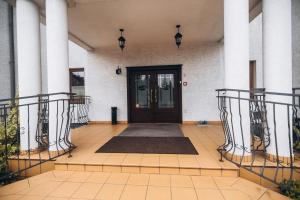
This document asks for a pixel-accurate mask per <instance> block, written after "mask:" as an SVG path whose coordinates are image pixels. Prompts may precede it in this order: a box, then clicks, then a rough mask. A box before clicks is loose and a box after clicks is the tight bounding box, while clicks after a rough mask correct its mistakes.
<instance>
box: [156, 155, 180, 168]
mask: <svg viewBox="0 0 300 200" xmlns="http://www.w3.org/2000/svg"><path fill="white" fill-rule="evenodd" d="M159 166H160V167H179V163H178V158H177V156H170V155H161V156H159Z"/></svg>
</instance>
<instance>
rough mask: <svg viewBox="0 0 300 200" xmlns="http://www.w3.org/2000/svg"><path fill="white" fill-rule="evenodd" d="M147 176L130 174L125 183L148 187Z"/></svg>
mask: <svg viewBox="0 0 300 200" xmlns="http://www.w3.org/2000/svg"><path fill="white" fill-rule="evenodd" d="M148 182H149V174H131V175H130V176H129V179H128V181H127V184H128V185H148Z"/></svg>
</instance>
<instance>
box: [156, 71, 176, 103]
mask: <svg viewBox="0 0 300 200" xmlns="http://www.w3.org/2000/svg"><path fill="white" fill-rule="evenodd" d="M157 88H158V89H157V90H158V91H157V92H156V95H157V96H156V97H155V100H156V102H157V104H158V105H157V106H158V108H174V74H157Z"/></svg>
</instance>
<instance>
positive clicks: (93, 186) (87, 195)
mask: <svg viewBox="0 0 300 200" xmlns="http://www.w3.org/2000/svg"><path fill="white" fill-rule="evenodd" d="M101 186H102V184H97V183H83V184H82V185H81V186H80V187H79V188H78V189H77V190H76V192H75V193H74V194H73V195H72V198H79V199H94V198H95V197H96V195H97V193H98V191H99V190H100V189H101Z"/></svg>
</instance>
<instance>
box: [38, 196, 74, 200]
mask: <svg viewBox="0 0 300 200" xmlns="http://www.w3.org/2000/svg"><path fill="white" fill-rule="evenodd" d="M44 200H69V199H68V198H60V197H46V198H45V199H44Z"/></svg>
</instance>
